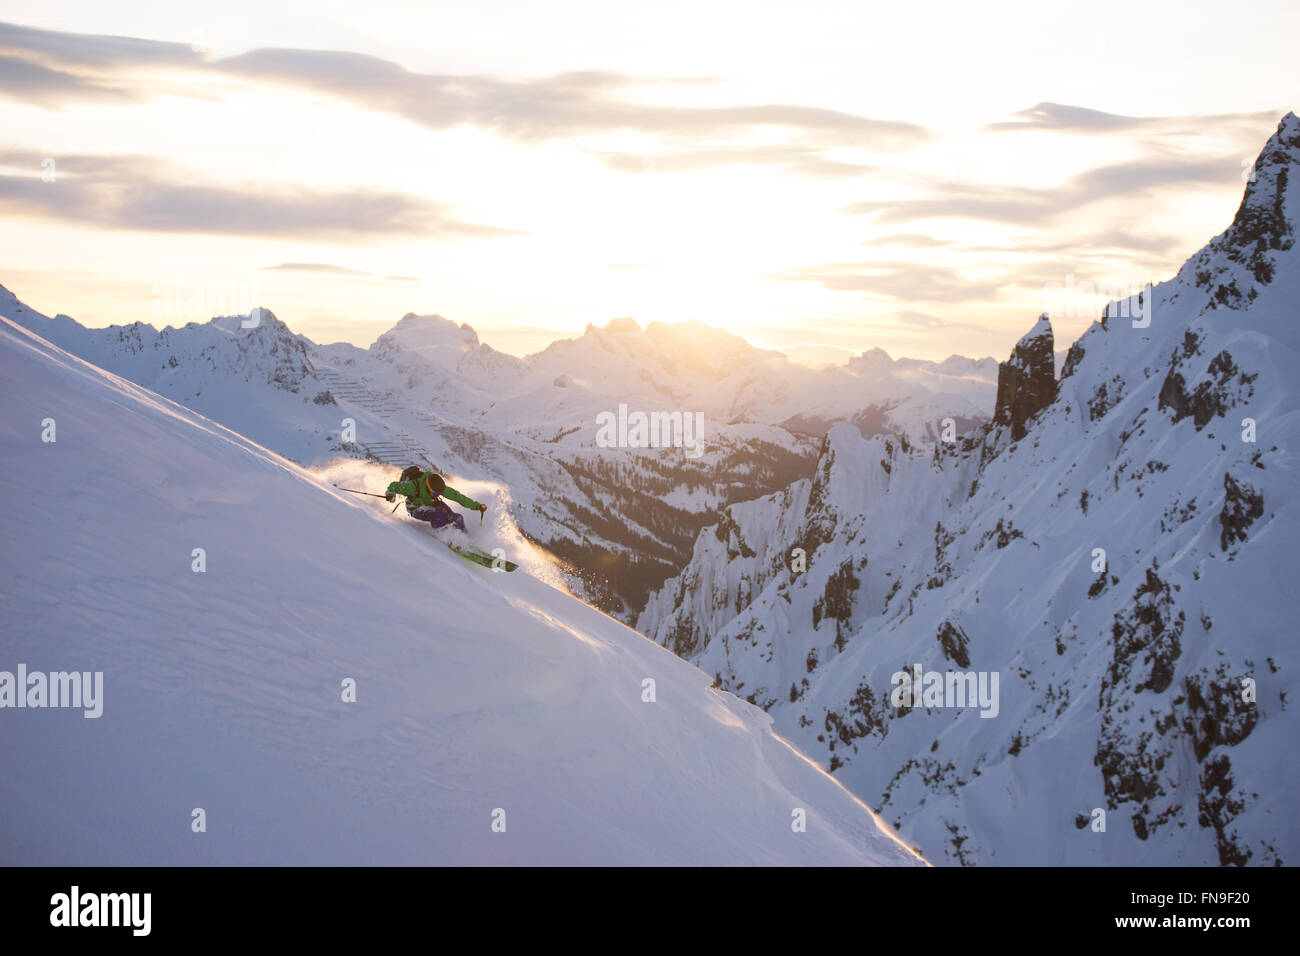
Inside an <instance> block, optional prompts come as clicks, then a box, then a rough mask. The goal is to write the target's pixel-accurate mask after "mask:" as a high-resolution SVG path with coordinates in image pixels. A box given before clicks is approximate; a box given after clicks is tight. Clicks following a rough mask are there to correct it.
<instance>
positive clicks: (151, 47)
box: [0, 23, 203, 70]
mask: <svg viewBox="0 0 1300 956" xmlns="http://www.w3.org/2000/svg"><path fill="white" fill-rule="evenodd" d="M0 50H2V51H5V52H10V53H20V54H22V55H25V56H28V57H32V58H35V59H39V60H43V61H45V62H47V63H55V64H60V65H62V66H65V67H83V68H90V69H98V70H111V69H126V68H130V67H138V66H159V65H167V66H186V65H195V64H198V63H200V62H202V60H203V56H202V54H200V53H199V52H198V51H196V50H195V49H194V47H192V46H191V45H189V44H187V43H174V42H166V41H160V40H141V39H137V38H135V37H122V36H107V35H102V34H91V33H64V32H62V31H60V30H42V29H39V28H37V27H26V26H20V25H19V24H16V23H0Z"/></svg>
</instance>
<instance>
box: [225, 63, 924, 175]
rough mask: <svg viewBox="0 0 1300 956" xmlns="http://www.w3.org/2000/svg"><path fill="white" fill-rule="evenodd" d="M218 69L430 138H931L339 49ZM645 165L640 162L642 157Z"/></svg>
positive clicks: (906, 127) (835, 118) (591, 83)
mask: <svg viewBox="0 0 1300 956" xmlns="http://www.w3.org/2000/svg"><path fill="white" fill-rule="evenodd" d="M212 68H213V69H216V70H220V71H221V72H223V73H226V74H228V75H231V76H237V77H241V78H243V79H246V80H249V81H254V82H257V83H259V84H266V83H275V84H280V85H285V86H293V87H297V88H300V89H305V90H309V91H312V92H315V93H319V94H324V95H329V96H333V97H336V98H338V99H341V100H344V101H346V102H349V103H351V104H352V105H354V106H356V107H358V108H361V109H366V110H369V111H372V112H381V113H388V114H392V115H395V116H400V117H402V118H404V119H407V120H409V121H411V122H413V123H417V124H419V125H420V126H423V127H425V128H427V129H432V130H444V129H450V128H452V127H455V126H459V125H472V126H475V127H478V128H480V129H487V130H491V131H492V132H495V133H497V134H498V135H500V136H503V137H506V138H508V139H515V140H525V141H528V140H543V139H564V138H575V137H580V136H587V135H591V134H596V133H609V132H620V131H632V132H638V133H645V134H651V135H655V136H669V137H672V136H675V137H701V136H705V137H713V138H717V137H724V136H735V135H739V134H740V133H743V132H746V131H749V130H753V129H755V128H776V127H780V128H785V129H790V130H794V131H797V132H801V133H819V134H831V135H833V136H834V137H835V139H836V141H837V142H839V143H841V144H858V145H871V146H876V147H878V148H894V147H898V146H905V145H911V144H914V143H916V142H919V141H921V140H923V139H925V138H926V136H927V134H926V132H925V130H923V129H922V128H921V127H919V126H916V125H914V124H911V123H903V122H898V121H893V120H877V119H871V118H869V117H865V116H859V115H856V114H853V113H845V112H841V111H839V110H831V109H824V108H821V107H813V106H798V105H785V104H761V105H744V106H712V107H686V106H663V105H654V104H648V103H640V102H633V101H629V100H626V99H616V98H614V97H611V96H609V95H608V94H610V93H612V92H619V91H622V90H623V89H625V88H627V87H632V86H637V85H644V84H647V83H648V84H655V83H662V82H674V81H672V80H662V79H646V78H641V77H633V76H627V75H624V74H619V73H613V72H608V71H594V72H583V73H561V74H557V75H554V76H550V77H541V78H533V79H502V78H498V77H492V76H482V75H441V74H429V73H418V72H414V71H411V70H407V69H406V68H405V67H403V66H401V65H400V64H397V63H394V62H392V61H390V60H384V59H381V58H379V57H375V56H370V55H367V54H361V53H351V52H346V51H339V50H295V49H259V50H252V51H250V52H248V53H243V54H240V55H238V56H233V57H227V58H225V59H221V60H217V61H215V62H214V63H213V64H212ZM637 165H638V166H639V165H640V158H639V157H638V158H637Z"/></svg>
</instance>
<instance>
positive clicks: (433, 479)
mask: <svg viewBox="0 0 1300 956" xmlns="http://www.w3.org/2000/svg"><path fill="white" fill-rule="evenodd" d="M424 483H425V485H427V486H428V488H429V490H430V491H431V492H433V493H434V494H435V495H440V494H442V493H443V491H444V490H445V489H446V487H447V483H446V482H445V481H443V480H442V475H438V474H430V475H429V477H428V478H426V479H425V481H424Z"/></svg>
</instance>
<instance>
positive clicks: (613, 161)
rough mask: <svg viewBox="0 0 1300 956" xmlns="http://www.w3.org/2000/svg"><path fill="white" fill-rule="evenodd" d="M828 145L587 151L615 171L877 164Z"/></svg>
mask: <svg viewBox="0 0 1300 956" xmlns="http://www.w3.org/2000/svg"><path fill="white" fill-rule="evenodd" d="M828 149H830V147H829V146H799V145H778V144H771V145H764V144H759V145H733V146H712V147H706V148H687V149H678V150H656V151H655V152H654V153H653V154H652V155H642V154H638V153H607V152H600V151H596V150H592V151H590V152H591V153H592V155H594V156H596V157H597V158H598V159H600V161H601V162H602V163H604V164H605V165H606V166H607V167H608V168H610V169H612V170H614V171H615V172H619V173H650V172H659V173H685V172H695V171H697V170H701V169H717V168H720V167H724V166H760V165H765V166H779V167H781V168H782V169H783V171H784V172H785V173H787V174H788V175H792V176H810V177H818V178H829V177H835V176H861V175H863V174H865V173H870V172H874V171H875V170H876V168H877V167H875V166H869V165H864V164H861V163H848V162H844V161H842V160H836V159H830V158H828V157H827V156H826V155H825V153H826V152H827V151H828Z"/></svg>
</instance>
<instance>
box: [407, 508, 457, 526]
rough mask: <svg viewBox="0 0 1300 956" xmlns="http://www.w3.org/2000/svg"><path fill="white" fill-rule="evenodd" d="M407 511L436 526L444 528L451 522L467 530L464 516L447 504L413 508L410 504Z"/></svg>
mask: <svg viewBox="0 0 1300 956" xmlns="http://www.w3.org/2000/svg"><path fill="white" fill-rule="evenodd" d="M406 513H407V514H409V515H410V516H411V517H412V518H414V519H415V520H416V521H427V522H429V524H430V525H432V526H433V527H435V528H443V527H446V526H447V525H449V524H455V525H456V527H457V528H460V530H461V531H465V518H464V516H463V515H458V514H457V513H456V512H454V511H452V510H451V509H450V508H448V507H447V506H446V505H443V506H442V507H441V508H412V507H410V505H409V504H408V505H407V508H406ZM466 533H468V532H466Z"/></svg>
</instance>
